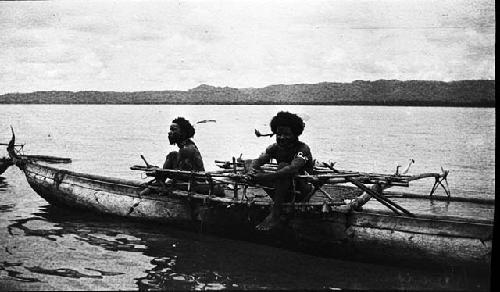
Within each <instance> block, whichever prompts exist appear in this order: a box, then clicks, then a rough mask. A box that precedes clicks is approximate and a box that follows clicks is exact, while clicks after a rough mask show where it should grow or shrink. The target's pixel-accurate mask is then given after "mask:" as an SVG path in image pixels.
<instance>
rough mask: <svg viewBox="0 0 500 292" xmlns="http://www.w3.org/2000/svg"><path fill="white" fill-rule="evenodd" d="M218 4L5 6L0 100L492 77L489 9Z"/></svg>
mask: <svg viewBox="0 0 500 292" xmlns="http://www.w3.org/2000/svg"><path fill="white" fill-rule="evenodd" d="M217 3H218V5H214V3H213V2H211V1H178V2H171V1H168V2H165V1H89V2H87V1H53V2H52V1H50V2H36V3H32V2H23V3H2V4H1V6H2V7H1V8H0V49H1V50H2V54H0V63H1V64H2V66H3V67H2V68H0V93H2V92H7V91H27V90H28V91H29V90H38V89H45V90H52V89H54V90H58V89H61V90H63V89H64V90H94V89H95V90H162V89H188V88H192V87H195V86H197V85H199V84H200V83H209V84H213V85H218V86H234V87H251V86H253V87H257V86H266V85H269V84H274V83H316V82H323V81H344V82H347V81H352V80H356V79H369V80H374V79H381V78H383V79H396V78H397V79H438V80H452V79H478V78H490V79H491V78H493V79H494V78H495V77H494V76H495V75H494V69H495V68H494V67H495V64H494V59H495V52H494V48H495V27H494V25H495V15H494V12H492V11H494V10H493V9H491V8H492V7H493V8H494V2H493V1H489V0H483V1H479V0H475V1H436V0H422V1H411V0H410V1H374V0H368V1H367V0H365V1H322V0H321V1H320V0H315V1H228V0H226V1H221V2H217ZM469 3H471V4H470V5H469Z"/></svg>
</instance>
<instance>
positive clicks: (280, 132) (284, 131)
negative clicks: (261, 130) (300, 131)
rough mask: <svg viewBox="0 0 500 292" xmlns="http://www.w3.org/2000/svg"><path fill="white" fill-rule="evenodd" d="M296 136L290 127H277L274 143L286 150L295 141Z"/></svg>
mask: <svg viewBox="0 0 500 292" xmlns="http://www.w3.org/2000/svg"><path fill="white" fill-rule="evenodd" d="M297 138H298V137H297V136H296V135H295V134H294V133H293V132H292V129H291V128H290V127H278V128H277V129H276V143H278V145H279V146H280V147H284V148H288V147H290V146H292V145H293V144H294V143H295V142H296V141H297Z"/></svg>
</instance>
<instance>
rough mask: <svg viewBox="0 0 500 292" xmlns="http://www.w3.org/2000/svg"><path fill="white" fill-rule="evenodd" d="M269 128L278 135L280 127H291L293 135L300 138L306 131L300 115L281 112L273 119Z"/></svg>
mask: <svg viewBox="0 0 500 292" xmlns="http://www.w3.org/2000/svg"><path fill="white" fill-rule="evenodd" d="M269 126H270V127H271V131H273V133H276V131H277V130H278V127H290V129H291V130H292V133H293V134H295V135H296V136H300V135H301V134H302V131H304V126H305V124H304V121H303V120H302V118H301V117H299V116H298V115H296V114H292V113H289V112H283V111H281V112H279V113H278V114H277V115H276V116H274V117H273V119H272V120H271V123H270V124H269Z"/></svg>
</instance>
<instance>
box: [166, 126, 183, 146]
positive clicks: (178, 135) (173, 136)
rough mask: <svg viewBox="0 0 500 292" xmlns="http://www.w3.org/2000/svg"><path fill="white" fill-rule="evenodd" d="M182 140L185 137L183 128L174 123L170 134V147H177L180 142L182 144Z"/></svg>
mask: <svg viewBox="0 0 500 292" xmlns="http://www.w3.org/2000/svg"><path fill="white" fill-rule="evenodd" d="M182 140H183V137H182V132H181V127H179V125H178V124H176V123H172V124H171V125H170V131H169V132H168V141H169V142H170V145H175V144H177V143H179V142H182Z"/></svg>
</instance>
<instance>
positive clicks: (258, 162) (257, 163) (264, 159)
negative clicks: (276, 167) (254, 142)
mask: <svg viewBox="0 0 500 292" xmlns="http://www.w3.org/2000/svg"><path fill="white" fill-rule="evenodd" d="M271 147H272V145H271V146H269V147H268V148H267V149H266V151H264V152H263V153H261V154H260V156H259V157H258V158H257V159H254V160H252V163H250V169H249V170H248V172H249V173H250V174H255V173H256V171H257V170H259V169H260V167H261V166H262V165H264V164H266V163H269V162H270V161H271V155H270V154H269V152H270V151H269V150H270V149H271Z"/></svg>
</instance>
